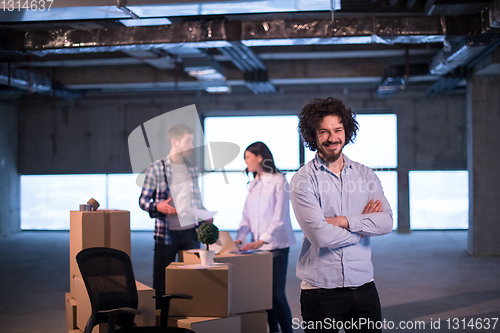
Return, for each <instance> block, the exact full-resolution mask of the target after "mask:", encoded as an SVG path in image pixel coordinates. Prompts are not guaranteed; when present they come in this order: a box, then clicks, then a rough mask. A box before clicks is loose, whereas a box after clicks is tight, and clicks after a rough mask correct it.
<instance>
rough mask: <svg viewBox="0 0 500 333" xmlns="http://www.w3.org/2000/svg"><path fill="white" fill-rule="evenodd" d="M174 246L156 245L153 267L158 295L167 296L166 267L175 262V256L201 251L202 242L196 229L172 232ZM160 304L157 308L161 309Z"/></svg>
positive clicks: (154, 284)
mask: <svg viewBox="0 0 500 333" xmlns="http://www.w3.org/2000/svg"><path fill="white" fill-rule="evenodd" d="M170 237H171V239H172V244H169V245H164V244H158V243H155V255H154V267H153V288H154V290H155V293H156V295H164V294H165V267H167V266H168V265H170V263H171V262H173V261H175V255H176V254H177V252H178V251H179V250H191V249H199V248H200V242H199V241H198V236H197V235H196V229H195V228H192V229H187V230H178V231H173V230H172V231H170ZM158 303H159V302H157V304H156V308H157V309H158V308H159V307H158V306H159V304H158Z"/></svg>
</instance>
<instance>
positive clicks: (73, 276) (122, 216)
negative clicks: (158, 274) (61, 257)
mask: <svg viewBox="0 0 500 333" xmlns="http://www.w3.org/2000/svg"><path fill="white" fill-rule="evenodd" d="M69 234H70V236H69V244H70V245H69V247H70V251H69V256H70V292H69V293H66V294H65V299H66V322H67V329H68V331H70V332H72V333H78V332H83V330H84V329H85V325H86V324H87V320H88V319H89V317H90V313H91V308H90V300H89V297H88V294H87V289H86V288H85V284H84V283H83V279H82V275H81V273H80V269H79V268H78V264H77V262H76V255H77V254H78V253H79V252H80V251H81V250H83V249H86V248H89V247H109V248H114V249H118V250H121V251H123V252H125V253H127V254H128V255H129V256H130V254H131V245H130V212H128V211H125V210H97V211H91V212H82V211H71V213H70V232H69ZM136 285H137V291H138V296H139V306H138V310H139V311H141V314H140V315H138V316H136V319H135V322H136V324H137V325H138V326H154V325H155V322H156V318H155V303H154V299H153V296H154V289H152V288H150V287H148V286H146V285H144V284H142V283H140V282H138V281H136ZM92 332H93V333H99V327H98V326H96V327H95V328H94V330H93V331H92Z"/></svg>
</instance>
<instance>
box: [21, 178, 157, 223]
mask: <svg viewBox="0 0 500 333" xmlns="http://www.w3.org/2000/svg"><path fill="white" fill-rule="evenodd" d="M135 178H136V175H132V174H110V175H105V174H100V175H37V176H21V229H24V230H68V229H69V212H70V211H71V210H79V208H80V204H85V203H87V201H88V200H89V199H90V198H94V199H96V200H97V202H99V204H100V207H99V208H109V209H123V210H128V211H130V227H131V228H132V229H133V230H152V229H153V227H154V220H152V219H151V218H149V215H148V213H146V212H144V211H143V210H141V209H140V208H139V203H138V202H139V196H140V194H141V188H140V187H138V186H137V185H136V182H135Z"/></svg>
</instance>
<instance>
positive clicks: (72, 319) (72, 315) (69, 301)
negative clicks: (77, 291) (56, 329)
mask: <svg viewBox="0 0 500 333" xmlns="http://www.w3.org/2000/svg"><path fill="white" fill-rule="evenodd" d="M64 300H65V303H66V326H67V329H68V331H71V330H74V329H77V328H78V327H77V326H76V299H74V298H73V297H71V296H70V295H69V293H65V294H64Z"/></svg>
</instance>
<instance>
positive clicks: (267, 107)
mask: <svg viewBox="0 0 500 333" xmlns="http://www.w3.org/2000/svg"><path fill="white" fill-rule="evenodd" d="M328 96H329V95H327V94H325V93H324V92H321V91H318V92H317V93H316V94H308V95H304V94H300V93H294V94H284V95H269V96H255V95H240V96H238V95H237V94H236V95H228V96H225V95H223V96H207V97H204V96H199V95H197V94H193V93H186V92H184V93H182V92H179V93H178V94H172V93H170V94H169V97H159V95H158V94H156V95H151V96H150V97H144V96H143V95H142V96H139V95H138V96H137V98H134V96H133V95H131V96H128V97H127V98H124V97H117V98H106V99H102V98H95V99H92V98H88V99H86V100H85V101H76V102H64V101H58V102H57V105H56V106H55V107H54V106H53V104H52V101H44V100H32V101H29V100H28V101H25V102H24V103H23V105H22V107H21V117H20V132H21V133H22V135H21V137H20V166H19V170H20V173H21V174H64V173H115V172H131V171H132V170H131V166H130V161H129V155H128V147H127V137H128V134H129V133H130V132H131V131H132V130H133V129H135V128H136V127H137V126H139V125H140V124H142V123H143V122H145V121H147V120H149V119H151V118H153V117H156V116H158V115H161V114H163V113H165V112H167V111H171V110H174V109H177V108H180V107H183V106H186V105H190V104H193V103H194V104H196V106H197V108H198V112H199V113H200V114H202V115H204V116H212V115H249V114H261V115H262V114H297V113H298V112H299V111H300V109H301V108H302V107H303V106H304V105H305V104H307V102H308V101H309V100H310V99H311V98H313V97H328ZM337 97H340V98H343V99H345V100H346V101H347V102H348V103H349V104H350V105H351V106H352V107H353V108H354V109H355V110H356V111H357V112H359V113H367V112H368V113H370V112H372V113H380V112H382V113H384V112H395V113H396V114H397V117H398V150H399V157H398V168H397V171H398V172H399V198H398V201H399V204H398V205H399V207H398V209H399V224H400V229H399V230H400V231H403V232H404V231H408V230H409V192H408V171H410V170H433V169H454V170H455V169H466V168H467V163H466V157H467V156H466V118H465V109H466V108H465V96H464V95H447V96H436V97H430V98H429V97H425V96H415V97H408V96H405V97H404V96H398V95H396V96H394V97H393V98H390V99H387V100H380V99H378V98H372V96H370V95H369V94H349V95H340V96H337ZM403 97H404V98H403ZM381 130H383V129H381ZM373 139H374V140H377V138H373ZM382 144H383V143H382Z"/></svg>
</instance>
